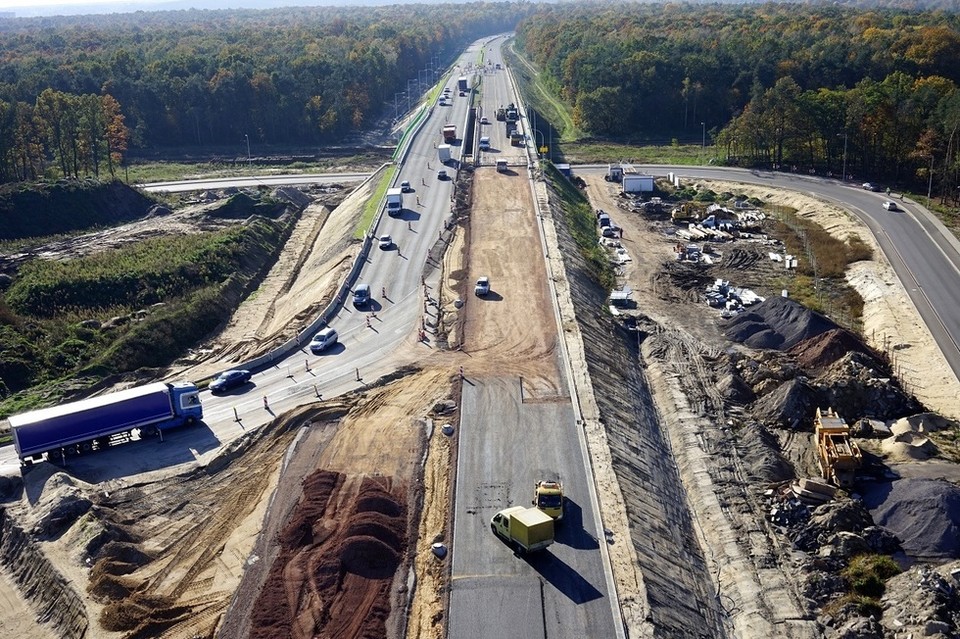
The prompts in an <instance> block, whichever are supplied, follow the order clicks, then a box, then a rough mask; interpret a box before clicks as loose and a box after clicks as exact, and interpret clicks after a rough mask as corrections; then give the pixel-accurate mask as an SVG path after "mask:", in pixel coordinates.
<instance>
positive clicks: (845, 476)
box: [813, 408, 863, 488]
mask: <svg viewBox="0 0 960 639" xmlns="http://www.w3.org/2000/svg"><path fill="white" fill-rule="evenodd" d="M813 426H814V429H813V430H814V438H815V441H816V444H817V463H818V464H819V465H820V473H821V474H822V475H823V478H824V479H826V480H827V481H829V482H831V483H833V484H834V485H836V486H839V487H840V488H850V487H851V486H853V481H854V479H855V477H856V472H857V470H859V469H860V467H861V466H863V454H862V453H861V452H860V447H859V446H857V445H856V444H855V443H854V442H853V440H852V439H850V427H849V426H847V423H846V422H845V421H843V419H841V418H840V416H839V415H837V414H836V413H835V412H834V410H833V409H832V408H828V409H827V410H826V411H824V412H820V409H819V408H817V413H816V416H815V417H814V422H813Z"/></svg>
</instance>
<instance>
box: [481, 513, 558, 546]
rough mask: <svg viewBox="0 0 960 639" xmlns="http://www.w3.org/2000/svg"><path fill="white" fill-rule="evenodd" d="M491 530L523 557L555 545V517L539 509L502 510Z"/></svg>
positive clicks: (492, 522)
mask: <svg viewBox="0 0 960 639" xmlns="http://www.w3.org/2000/svg"><path fill="white" fill-rule="evenodd" d="M490 530H492V531H493V534H494V535H496V536H497V537H499V538H500V539H502V540H504V541H505V542H507V543H508V544H510V545H511V546H513V547H514V548H516V550H517V553H519V554H521V555H522V554H525V553H528V552H536V551H538V550H543V549H544V548H546V547H547V546H549V545H550V544H552V543H553V517H551V516H550V515H548V514H546V513H545V512H543V511H542V510H540V509H539V508H524V507H523V506H514V507H512V508H507V509H505V510H501V511H500V512H498V513H497V514H496V515H494V516H493V519H491V520H490Z"/></svg>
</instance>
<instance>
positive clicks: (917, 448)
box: [880, 431, 937, 462]
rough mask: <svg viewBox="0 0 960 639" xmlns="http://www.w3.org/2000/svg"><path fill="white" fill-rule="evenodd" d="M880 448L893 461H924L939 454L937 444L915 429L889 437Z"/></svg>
mask: <svg viewBox="0 0 960 639" xmlns="http://www.w3.org/2000/svg"><path fill="white" fill-rule="evenodd" d="M880 449H881V450H882V451H883V453H884V455H886V457H887V460H888V461H891V462H907V461H922V460H924V459H929V458H930V457H933V456H934V455H936V454H937V446H936V445H935V444H934V443H933V442H932V441H930V438H928V437H926V436H925V435H922V434H920V433H915V432H913V431H907V432H905V433H900V434H899V435H894V436H893V437H887V438H886V439H884V440H883V441H882V442H881V443H880Z"/></svg>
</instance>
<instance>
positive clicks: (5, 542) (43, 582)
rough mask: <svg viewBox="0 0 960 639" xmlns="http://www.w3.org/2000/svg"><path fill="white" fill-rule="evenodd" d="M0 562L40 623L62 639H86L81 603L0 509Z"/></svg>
mask: <svg viewBox="0 0 960 639" xmlns="http://www.w3.org/2000/svg"><path fill="white" fill-rule="evenodd" d="M0 562H2V563H3V566H4V569H5V570H6V572H7V574H9V575H10V576H11V578H12V579H13V580H14V582H15V583H16V584H17V588H18V589H19V590H20V592H21V593H23V596H24V597H25V598H26V599H27V600H28V601H29V602H30V605H31V607H32V608H33V610H34V611H35V613H36V615H37V619H38V620H39V621H40V622H41V623H49V624H50V625H51V626H53V627H55V628H56V629H57V634H58V635H59V636H60V637H63V638H64V639H74V638H76V639H81V638H82V637H84V636H86V632H87V626H88V625H89V621H88V619H87V611H86V608H85V607H84V605H83V601H82V600H81V599H80V597H79V596H78V595H77V593H76V592H74V591H73V588H71V587H70V585H69V584H68V583H67V582H66V580H65V579H64V578H63V576H62V575H61V574H60V573H59V572H57V569H56V568H54V567H53V564H51V563H50V562H49V561H48V560H47V558H46V557H45V556H44V555H43V553H42V552H40V550H39V549H37V548H36V547H35V545H34V542H33V541H32V540H31V539H30V537H29V536H28V535H27V534H26V533H25V532H24V531H23V529H21V528H20V527H19V526H17V525H16V524H15V523H14V522H13V520H12V519H11V518H10V516H9V515H8V514H7V512H6V510H3V509H0Z"/></svg>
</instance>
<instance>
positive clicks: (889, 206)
mask: <svg viewBox="0 0 960 639" xmlns="http://www.w3.org/2000/svg"><path fill="white" fill-rule="evenodd" d="M883 208H885V209H887V210H888V211H896V210H897V203H896V202H893V201H891V200H887V201H885V202H884V203H883Z"/></svg>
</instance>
